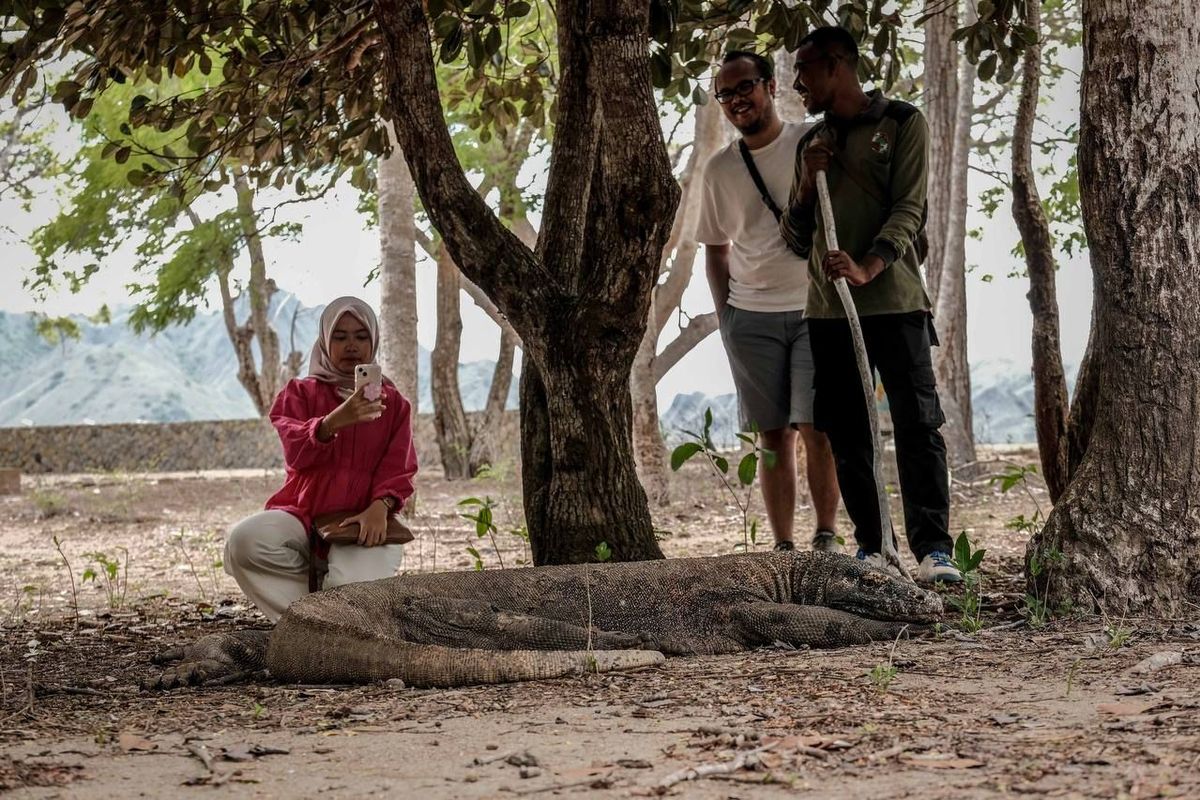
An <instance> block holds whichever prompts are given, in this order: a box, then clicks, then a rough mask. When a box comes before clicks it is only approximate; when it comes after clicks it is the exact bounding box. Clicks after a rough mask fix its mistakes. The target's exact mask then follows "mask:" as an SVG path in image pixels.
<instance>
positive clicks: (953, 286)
mask: <svg viewBox="0 0 1200 800" xmlns="http://www.w3.org/2000/svg"><path fill="white" fill-rule="evenodd" d="M968 5H970V4H969V3H968ZM935 7H945V6H944V3H943V2H941V0H927V2H926V8H927V9H931V8H935ZM971 18H973V13H972V12H971V11H970V10H968V21H969V20H970V19H971ZM957 27H958V9H957V7H956V6H955V5H954V4H951V5H950V6H949V7H945V10H943V11H942V12H941V13H939V14H937V15H935V16H933V17H931V18H930V19H929V20H927V21H926V23H925V111H926V116H927V118H928V120H929V138H930V159H929V195H928V196H929V220H928V222H927V224H926V230H927V231H928V234H929V256H928V258H927V259H926V264H925V269H926V279H927V284H928V289H929V295H930V299H931V301H932V302H933V313H934V320H935V324H936V326H937V330H938V337H939V339H940V341H941V346H940V347H937V348H934V351H933V369H934V374H935V375H936V376H937V382H938V393H939V395H940V396H941V400H942V408H943V411H944V412H945V414H946V424H945V425H944V426H943V428H942V434H943V436H944V437H945V439H946V450H947V456H948V460H949V462H950V466H951V467H960V466H962V465H965V464H969V463H972V462H974V461H975V434H974V431H973V429H972V426H973V420H972V411H971V373H970V368H969V365H968V363H967V290H966V233H967V177H968V175H969V166H970V160H969V159H970V146H971V122H972V115H973V112H974V94H975V67H974V66H973V65H972V64H971V63H970V62H969V61H967V59H965V58H960V57H959V53H958V45H957V44H956V43H955V42H953V41H951V38H950V37H951V35H952V34H953V33H954V30H955V28H957Z"/></svg>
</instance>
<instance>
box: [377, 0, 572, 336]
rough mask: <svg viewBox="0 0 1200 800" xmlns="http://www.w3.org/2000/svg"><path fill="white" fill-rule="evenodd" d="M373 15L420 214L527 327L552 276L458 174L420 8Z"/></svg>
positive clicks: (386, 1)
mask: <svg viewBox="0 0 1200 800" xmlns="http://www.w3.org/2000/svg"><path fill="white" fill-rule="evenodd" d="M374 13H375V17H376V18H377V19H378V21H379V27H380V31H381V33H382V35H383V43H384V53H385V65H386V67H387V70H386V75H387V78H386V80H387V84H388V90H389V91H388V97H389V100H390V101H391V109H390V111H391V115H392V121H393V125H394V126H395V131H396V139H397V140H398V142H399V144H400V149H401V150H402V151H403V153H404V158H405V159H406V160H407V161H408V165H409V169H410V170H411V171H412V175H413V180H414V182H415V183H416V185H417V190H418V192H419V193H420V196H421V202H422V204H423V205H424V207H425V211H426V213H427V214H428V215H429V218H430V220H431V221H432V222H433V225H434V227H435V228H437V230H438V231H439V232H440V233H441V235H442V237H443V238H444V239H445V241H446V245H447V248H448V249H449V250H450V252H451V254H452V255H453V256H454V261H455V263H456V264H458V266H459V269H460V270H462V272H463V274H464V275H465V276H466V277H467V278H469V279H470V280H471V281H473V282H474V283H476V284H478V285H479V286H480V287H482V288H483V289H484V291H486V292H487V294H488V296H489V297H491V298H493V299H494V300H495V302H496V304H497V305H498V306H499V307H500V308H501V309H502V310H503V311H504V312H505V315H506V316H508V317H509V318H510V319H513V320H514V321H518V320H520V321H526V320H528V317H527V312H526V311H525V309H526V308H530V307H533V306H535V305H536V299H534V298H536V297H537V296H538V295H539V294H540V291H539V288H540V287H546V286H548V285H549V284H550V280H551V276H550V275H549V274H547V272H546V270H545V268H544V267H543V265H542V263H541V262H540V261H539V260H538V259H537V258H535V257H534V255H533V253H532V252H530V250H529V248H528V247H526V246H525V245H524V244H522V243H521V241H520V240H519V239H518V238H517V237H516V236H515V235H514V234H513V233H511V232H510V231H509V230H508V229H507V228H505V227H504V225H502V224H501V223H500V220H499V219H498V218H497V216H496V215H495V214H494V213H493V212H492V210H491V209H490V208H488V206H487V203H486V202H484V200H483V198H482V197H480V196H479V193H478V192H477V191H476V190H475V188H474V187H472V186H471V184H470V182H469V181H468V180H467V176H466V174H465V173H464V172H463V169H462V165H461V163H460V162H459V160H458V155H457V154H456V153H455V151H454V144H453V142H452V141H451V139H450V129H449V127H448V125H447V123H446V120H445V117H444V115H443V113H442V105H441V95H440V94H439V92H438V86H437V74H436V72H435V69H434V64H433V52H432V45H431V42H430V38H429V23H428V20H427V19H426V18H425V12H424V10H423V8H422V4H421V2H420V0H378V1H377V2H376V4H375V12H374ZM519 327H520V326H519V325H518V328H519Z"/></svg>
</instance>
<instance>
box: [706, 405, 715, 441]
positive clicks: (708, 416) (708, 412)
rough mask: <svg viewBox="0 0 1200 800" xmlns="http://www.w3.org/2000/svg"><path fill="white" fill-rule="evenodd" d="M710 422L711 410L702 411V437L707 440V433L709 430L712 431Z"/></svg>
mask: <svg viewBox="0 0 1200 800" xmlns="http://www.w3.org/2000/svg"><path fill="white" fill-rule="evenodd" d="M712 422H713V416H712V409H711V408H706V409H704V437H705V438H708V432H709V431H710V430H712Z"/></svg>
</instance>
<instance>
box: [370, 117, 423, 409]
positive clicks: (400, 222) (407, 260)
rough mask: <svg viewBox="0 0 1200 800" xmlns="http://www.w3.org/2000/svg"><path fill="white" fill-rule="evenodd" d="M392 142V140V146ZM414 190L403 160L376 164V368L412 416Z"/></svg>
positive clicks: (414, 380)
mask: <svg viewBox="0 0 1200 800" xmlns="http://www.w3.org/2000/svg"><path fill="white" fill-rule="evenodd" d="M394 139H395V137H393V141H394ZM415 199H416V187H415V186H414V185H413V179H412V175H411V173H410V172H409V170H408V164H407V163H405V160H404V155H403V154H402V153H400V152H398V151H397V150H393V151H392V154H391V156H390V157H388V158H385V159H381V160H380V162H379V315H380V318H379V327H380V342H379V363H380V364H381V365H383V371H384V373H385V374H386V375H387V376H388V377H389V378H391V380H392V383H394V384H396V388H397V389H399V390H400V394H402V395H404V396H405V397H406V398H408V401H409V402H410V403H412V407H413V412H414V413H416V411H417V395H418V390H417V246H416V241H417V238H416V233H417V232H416V228H417V224H416V219H415V214H416V205H415Z"/></svg>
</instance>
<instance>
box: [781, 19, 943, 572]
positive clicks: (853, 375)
mask: <svg viewBox="0 0 1200 800" xmlns="http://www.w3.org/2000/svg"><path fill="white" fill-rule="evenodd" d="M795 89H796V91H798V92H799V93H800V97H801V99H802V100H803V102H804V106H805V108H806V109H807V110H808V112H809V113H810V114H818V113H822V114H823V115H824V116H823V118H822V120H821V121H820V122H818V123H817V124H816V125H815V126H813V129H812V131H811V133H809V134H806V136H805V139H804V140H802V141H801V147H802V148H803V157H802V158H801V159H799V160H798V162H797V164H796V170H795V180H794V186H793V190H792V194H791V197H790V198H789V202H788V207H787V210H786V212H785V213H784V215H783V219H782V222H781V226H780V227H781V231H782V234H783V237H784V238H785V239H786V240H787V242H788V244H789V245H790V246H791V247H792V249H793V250H794V251H795V252H796V253H798V254H799V255H801V256H805V257H807V258H808V261H809V265H810V270H809V271H810V277H811V282H810V285H809V291H808V304H807V311H808V317H809V331H810V335H811V339H812V352H813V363H814V367H815V376H816V413H815V418H816V425H817V428H818V429H820V430H822V431H825V432H826V433H827V434H828V435H829V440H830V442H831V443H832V444H833V453H834V460H835V461H836V462H837V475H838V482H839V484H840V486H841V489H842V493H843V498H844V500H845V504H846V511H847V513H848V514H849V515H850V519H851V520H852V521H853V522H854V526H855V530H854V535H855V538H856V539H857V540H858V546H859V550H858V558H860V559H863V560H866V561H868V562H869V563H872V564H875V565H876V566H879V567H884V568H886V566H887V565H886V563H885V562H884V559H883V557H882V556H881V555H880V546H881V543H882V540H881V537H882V535H883V531H882V530H880V514H879V504H878V499H877V497H878V496H877V494H876V491H875V479H874V472H873V469H872V460H873V447H874V445H873V443H872V441H871V433H870V426H869V424H868V421H867V407H866V402H865V400H864V397H863V390H862V383H861V379H860V377H859V374H858V367H857V364H856V361H855V356H854V349H853V344H852V340H851V337H850V326H849V324H848V322H847V321H846V314H845V311H844V309H843V308H842V304H841V300H840V299H839V298H838V295H837V291H836V289H835V287H834V283H833V281H834V280H835V279H836V278H839V277H842V278H845V279H846V282H847V283H848V284H849V285H850V293H851V294H852V295H853V297H854V303H855V305H856V307H857V310H858V314H859V316H860V318H861V320H862V329H863V337H864V339H865V340H866V346H867V355H868V357H869V359H870V361H871V363H872V365H873V366H874V368H875V369H876V370H878V372H879V376H880V378H881V379H882V380H883V388H884V391H886V392H887V396H888V405H889V408H890V410H891V416H892V427H893V430H894V435H895V444H896V462H897V466H898V468H899V478H900V493H901V497H902V499H903V504H904V525H905V532H906V533H907V535H908V543H909V547H910V549H911V550H912V553H913V555H914V556H916V559H917V562H918V564H919V568H918V571H917V578H918V580H924V581H945V582H948V583H949V582H958V581H961V580H962V575H961V574H960V573H959V571H958V569H956V568H955V567H954V564H953V562H952V560H951V558H950V553H951V552H952V547H953V545H952V543H951V540H950V535H949V530H948V529H949V518H950V490H949V480H948V475H947V470H946V445H945V442H944V441H943V439H942V435H941V433H940V432H939V431H938V428H939V427H940V426H941V425H942V423H943V422H944V421H945V417H944V416H943V414H942V409H941V405H940V404H939V401H938V395H937V387H936V383H935V380H934V375H933V362H932V359H931V357H930V347H931V345H933V344H937V339H936V334H935V333H934V330H933V324H932V316H931V314H930V302H929V297H928V295H927V294H926V292H925V285H924V282H923V281H922V278H921V273H920V262H921V261H922V259H923V252H921V251H922V250H923V248H924V243H925V239H924V235H923V234H924V226H925V215H926V206H925V194H926V180H927V178H928V172H927V161H928V148H929V128H928V125H927V124H926V122H925V118H924V117H923V116H922V115H921V112H920V111H918V110H917V109H915V108H914V107H913V106H911V105H908V104H907V103H901V102H897V101H893V100H888V99H887V98H886V97H884V96H883V94H882V93H880V92H879V91H873V92H870V93H869V94H868V93H866V92H864V91H863V89H862V85H861V84H860V83H859V81H858V45H857V43H856V42H855V40H854V37H853V36H851V35H850V34H849V33H848V32H847V31H845V30H844V29H842V28H836V27H827V28H817V29H815V30H813V31H812V32H810V33H809V34H808V35H807V36H805V37H804V38H803V39H802V40H801V41H800V46H799V49H798V50H797V51H796V82H795ZM819 171H824V172H825V173H826V176H827V179H828V183H829V193H830V200H831V204H832V206H833V214H834V220H835V224H836V229H837V239H838V244H839V245H840V246H841V247H842V249H841V250H832V251H831V250H829V249H828V248H827V247H826V243H825V232H824V230H823V225H822V222H821V218H820V210H819V207H818V196H817V183H816V175H817V173H818V172H819ZM887 535H889V536H891V535H893V533H892V532H891V531H888V532H887Z"/></svg>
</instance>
